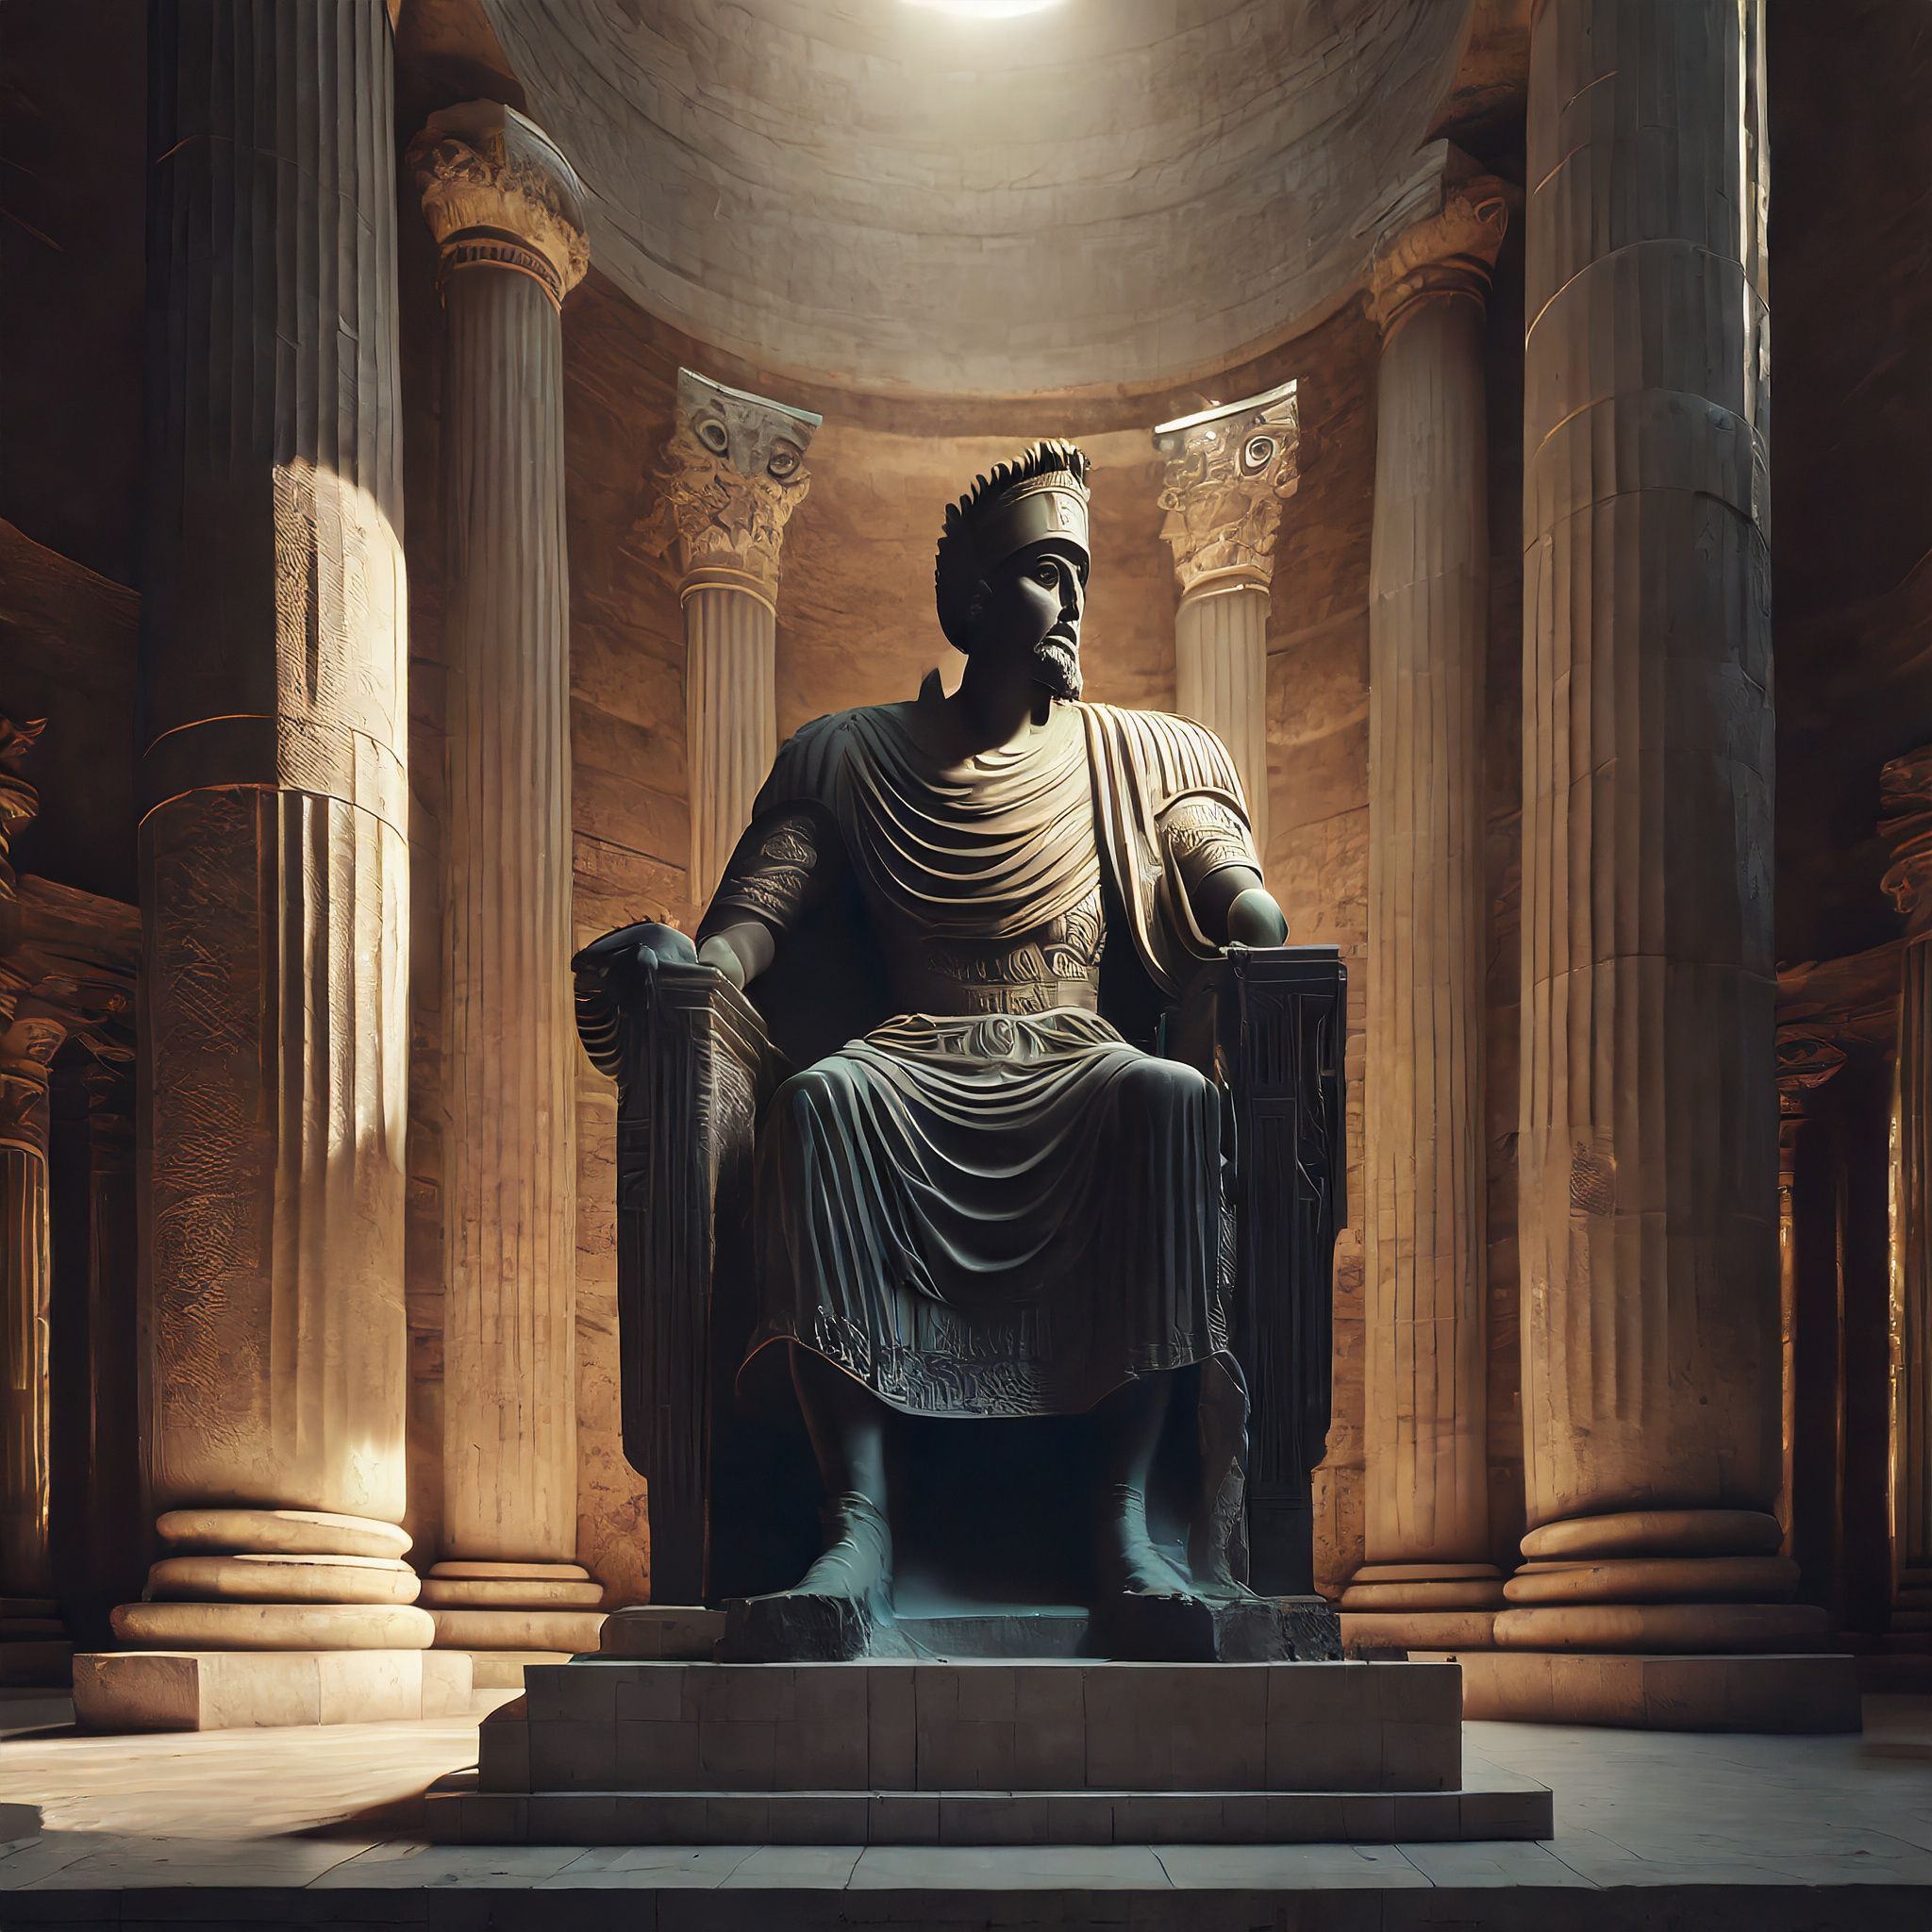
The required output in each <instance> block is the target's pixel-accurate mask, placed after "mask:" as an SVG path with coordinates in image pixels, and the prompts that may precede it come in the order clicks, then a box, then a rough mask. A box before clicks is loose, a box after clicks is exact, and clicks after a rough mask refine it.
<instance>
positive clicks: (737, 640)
mask: <svg viewBox="0 0 1932 1932" xmlns="http://www.w3.org/2000/svg"><path fill="white" fill-rule="evenodd" d="M777 635H778V616H777V612H776V611H774V609H773V608H772V607H771V605H770V604H768V603H767V602H766V601H765V600H764V599H763V598H762V597H760V596H758V595H757V594H755V593H754V592H753V591H748V590H741V589H739V588H737V587H736V586H732V585H708V584H700V585H698V586H696V587H695V588H694V589H692V590H691V591H688V592H687V593H686V595H685V599H684V636H685V647H686V656H685V671H684V715H685V748H686V757H687V758H688V760H689V763H690V767H691V897H692V899H693V900H694V901H695V903H696V904H698V905H699V906H705V905H708V903H709V902H710V897H711V894H712V893H713V892H714V891H717V889H718V880H719V878H720V877H721V876H722V875H723V874H724V865H725V861H726V860H727V859H729V858H730V857H731V850H732V847H733V846H735V845H736V844H737V843H738V841H739V838H740V836H741V834H742V832H743V831H744V828H745V826H746V825H748V824H750V823H751V808H752V801H753V800H754V799H755V798H756V797H757V796H758V787H759V786H760V785H762V784H763V783H764V782H765V774H766V773H768V772H769V771H770V770H771V769H772V760H773V759H774V758H775V757H776V756H777V752H778V692H777Z"/></svg>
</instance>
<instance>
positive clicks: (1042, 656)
mask: <svg viewBox="0 0 1932 1932" xmlns="http://www.w3.org/2000/svg"><path fill="white" fill-rule="evenodd" d="M1086 608H1087V557H1086V553H1085V552H1084V551H1082V550H1081V549H1080V548H1079V546H1078V545H1076V544H1073V543H1061V542H1046V543H1034V544H1030V545H1028V546H1027V548H1025V549H1024V550H1021V551H1016V552H1015V553H1014V554H1013V555H1012V556H1011V557H1009V558H1006V560H1005V561H1004V562H1002V563H1001V564H1000V565H999V567H998V568H997V569H996V570H995V571H994V572H993V573H992V575H991V576H990V577H989V578H988V579H987V583H986V591H985V595H984V601H983V603H982V606H981V609H980V614H979V621H978V623H977V624H976V625H975V626H974V637H973V648H974V651H975V652H978V651H982V650H984V651H997V652H1007V651H1018V652H1024V653H1025V654H1026V655H1027V656H1028V657H1029V658H1031V659H1032V671H1033V677H1034V681H1035V682H1036V683H1038V684H1042V685H1044V686H1045V687H1046V689H1047V691H1049V692H1051V693H1052V695H1053V696H1055V697H1057V698H1076V697H1078V696H1079V695H1080V619H1081V616H1082V614H1083V613H1084V612H1085V610H1086Z"/></svg>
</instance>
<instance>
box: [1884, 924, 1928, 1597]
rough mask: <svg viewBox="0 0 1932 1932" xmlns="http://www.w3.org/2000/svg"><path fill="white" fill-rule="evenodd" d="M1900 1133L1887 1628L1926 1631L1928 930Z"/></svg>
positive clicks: (1914, 996) (1919, 959) (1919, 947)
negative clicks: (1892, 1582)
mask: <svg viewBox="0 0 1932 1932" xmlns="http://www.w3.org/2000/svg"><path fill="white" fill-rule="evenodd" d="M1896 1132H1897V1137H1898V1140H1897V1145H1898V1165H1897V1174H1896V1179H1895V1182H1894V1186H1893V1193H1892V1199H1893V1202H1894V1204H1895V1205H1894V1209H1893V1212H1894V1220H1893V1224H1892V1268H1893V1274H1894V1290H1893V1308H1894V1316H1893V1322H1894V1333H1895V1334H1896V1336H1897V1342H1896V1344H1895V1346H1896V1360H1895V1365H1894V1371H1893V1374H1894V1383H1893V1386H1894V1389H1895V1391H1896V1394H1895V1396H1894V1411H1895V1421H1894V1424H1893V1431H1894V1434H1893V1453H1892V1469H1893V1471H1894V1473H1895V1474H1894V1476H1893V1499H1892V1516H1893V1524H1894V1531H1893V1533H1894V1537H1895V1552H1896V1554H1895V1557H1894V1559H1893V1560H1894V1568H1895V1573H1896V1578H1897V1581H1896V1584H1895V1586H1894V1589H1893V1594H1892V1603H1893V1609H1892V1616H1891V1626H1892V1628H1893V1629H1894V1630H1895V1631H1899V1632H1920V1631H1932V933H1920V934H1919V935H1918V936H1917V937H1916V938H1914V939H1912V940H1910V941H1908V942H1907V945H1906V949H1905V957H1904V959H1903V962H1902V972H1901V975H1900V982H1899V1007H1898V1113H1897V1125H1896Z"/></svg>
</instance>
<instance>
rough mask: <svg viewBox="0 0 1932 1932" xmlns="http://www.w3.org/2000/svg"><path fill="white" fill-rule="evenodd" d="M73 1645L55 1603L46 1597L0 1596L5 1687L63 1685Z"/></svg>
mask: <svg viewBox="0 0 1932 1932" xmlns="http://www.w3.org/2000/svg"><path fill="white" fill-rule="evenodd" d="M73 1668H74V1646H73V1644H71V1643H70V1642H69V1641H67V1625H66V1624H64V1623H62V1622H61V1619H60V1613H59V1610H58V1607H56V1606H55V1605H54V1604H53V1603H52V1602H51V1601H49V1600H48V1599H47V1598H45V1597H33V1596H7V1597H0V1686H4V1687H5V1688H6V1689H8V1690H25V1689H33V1688H38V1687H42V1686H48V1685H64V1684H65V1683H66V1682H67V1679H68V1676H69V1674H70V1673H71V1672H72V1670H73Z"/></svg>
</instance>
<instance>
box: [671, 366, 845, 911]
mask: <svg viewBox="0 0 1932 1932" xmlns="http://www.w3.org/2000/svg"><path fill="white" fill-rule="evenodd" d="M820 422H821V418H819V417H818V416H816V415H814V414H812V412H811V411H810V410H808V409H794V408H789V407H788V406H787V405H786V404H784V403H774V402H773V401H772V400H771V399H770V398H769V397H766V396H755V395H750V394H748V393H746V392H745V391H742V390H735V389H730V388H728V387H726V385H724V383H722V382H712V381H711V380H709V379H708V377H706V376H703V375H698V374H696V372H695V371H693V370H690V369H680V370H679V371H678V372H677V416H676V421H675V425H674V426H673V429H672V433H671V438H670V441H669V442H667V444H666V445H665V448H664V453H663V457H662V459H661V460H660V462H659V464H658V473H657V479H656V480H657V485H658V518H657V525H656V531H655V541H656V542H657V544H658V550H659V552H660V553H662V552H670V551H675V557H676V562H677V569H678V598H679V602H680V603H681V604H682V606H683V608H684V641H685V671H684V721H685V763H686V768H687V770H688V772H689V774H690V782H691V901H692V903H693V905H695V906H696V907H697V908H698V909H699V910H700V911H702V910H703V909H704V908H705V907H706V906H707V905H708V903H709V902H710V897H711V894H712V893H713V892H714V891H716V890H717V888H718V881H719V879H720V878H721V877H722V876H723V875H724V866H725V862H726V861H727V860H728V859H729V858H730V857H731V852H732V848H733V847H734V846H735V845H736V844H737V843H738V841H739V838H740V836H741V834H742V833H743V831H744V828H745V827H746V825H748V824H750V823H751V808H752V801H753V800H754V799H755V798H757V796H758V787H759V786H760V785H762V784H763V783H764V780H765V774H766V773H767V772H769V771H770V770H771V769H772V760H773V759H774V758H775V757H776V756H777V753H778V696H777V635H778V567H779V563H780V560H781V558H782V555H783V551H784V543H785V526H786V525H787V524H789V523H790V522H791V517H792V515H793V513H794V512H795V511H796V510H797V508H798V507H799V505H800V504H802V503H803V502H804V501H805V498H806V492H807V491H808V490H809V489H810V488H811V478H810V476H809V475H808V473H807V471H806V468H805V456H806V451H807V450H808V448H809V447H810V446H811V439H812V436H813V434H814V433H815V432H816V431H817V429H818V427H819V425H820Z"/></svg>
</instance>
